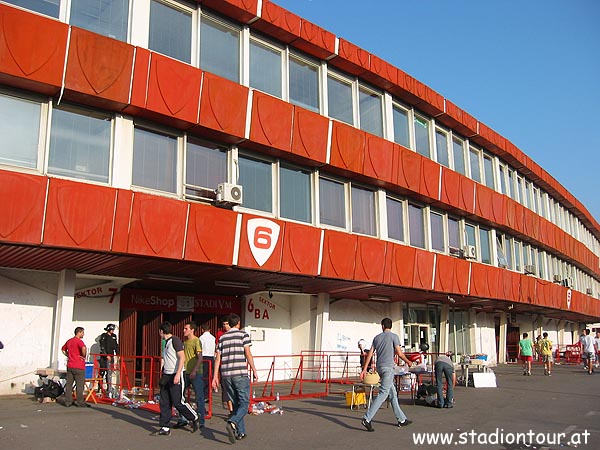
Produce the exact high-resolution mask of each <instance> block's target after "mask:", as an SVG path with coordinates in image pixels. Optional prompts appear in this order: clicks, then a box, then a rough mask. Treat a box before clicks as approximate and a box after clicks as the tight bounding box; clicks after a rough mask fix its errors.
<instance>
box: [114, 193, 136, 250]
mask: <svg viewBox="0 0 600 450" xmlns="http://www.w3.org/2000/svg"><path fill="white" fill-rule="evenodd" d="M132 206H133V192H132V191H129V190H126V189H117V206H116V208H115V221H114V231H113V239H112V245H111V250H112V251H113V252H119V253H126V252H127V245H128V242H129V223H130V222H131V207H132Z"/></svg>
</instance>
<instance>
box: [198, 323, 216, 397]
mask: <svg viewBox="0 0 600 450" xmlns="http://www.w3.org/2000/svg"><path fill="white" fill-rule="evenodd" d="M201 328H202V334H201V335H200V343H201V344H202V377H203V380H204V398H205V399H207V398H208V391H209V389H210V386H209V382H208V374H210V373H211V372H212V369H213V366H214V364H215V348H216V342H217V340H216V339H215V337H214V336H213V335H212V334H211V333H210V325H209V324H208V323H203V324H202V327H201Z"/></svg>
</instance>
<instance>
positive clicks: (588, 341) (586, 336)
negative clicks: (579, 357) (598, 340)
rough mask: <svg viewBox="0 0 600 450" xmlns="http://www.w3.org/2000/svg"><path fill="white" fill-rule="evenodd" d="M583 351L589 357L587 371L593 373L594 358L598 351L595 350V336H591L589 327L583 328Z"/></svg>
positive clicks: (586, 357)
mask: <svg viewBox="0 0 600 450" xmlns="http://www.w3.org/2000/svg"><path fill="white" fill-rule="evenodd" d="M581 352H582V354H583V355H584V357H585V359H587V371H588V373H589V374H590V375H591V374H592V373H593V372H594V360H595V359H596V352H595V351H594V338H593V337H592V336H590V330H589V328H586V329H585V330H583V338H582V339H581Z"/></svg>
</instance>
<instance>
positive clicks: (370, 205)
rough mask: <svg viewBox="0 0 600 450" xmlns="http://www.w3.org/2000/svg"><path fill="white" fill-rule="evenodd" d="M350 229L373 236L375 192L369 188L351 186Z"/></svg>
mask: <svg viewBox="0 0 600 450" xmlns="http://www.w3.org/2000/svg"><path fill="white" fill-rule="evenodd" d="M351 200H352V231H353V232H354V233H360V234H367V235H369V236H375V234H376V229H375V193H374V192H373V191H371V190H369V189H365V188H362V187H357V186H352V190H351Z"/></svg>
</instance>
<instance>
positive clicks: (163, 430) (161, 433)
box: [152, 428, 171, 436]
mask: <svg viewBox="0 0 600 450" xmlns="http://www.w3.org/2000/svg"><path fill="white" fill-rule="evenodd" d="M152 436H171V430H170V429H168V428H161V429H160V430H158V431H155V432H154V433H152Z"/></svg>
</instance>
